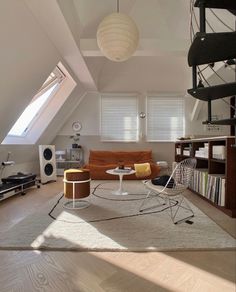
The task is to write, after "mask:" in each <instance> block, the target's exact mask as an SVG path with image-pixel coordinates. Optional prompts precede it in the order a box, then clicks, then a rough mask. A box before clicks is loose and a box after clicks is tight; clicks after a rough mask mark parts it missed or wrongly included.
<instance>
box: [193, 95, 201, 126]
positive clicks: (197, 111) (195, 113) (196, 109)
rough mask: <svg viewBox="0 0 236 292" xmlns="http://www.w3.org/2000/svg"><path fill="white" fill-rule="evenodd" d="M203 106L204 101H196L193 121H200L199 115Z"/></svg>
mask: <svg viewBox="0 0 236 292" xmlns="http://www.w3.org/2000/svg"><path fill="white" fill-rule="evenodd" d="M202 105H203V101H202V100H200V99H196V101H195V103H194V106H193V110H192V113H191V121H196V120H197V119H198V116H199V113H200V111H201V109H202Z"/></svg>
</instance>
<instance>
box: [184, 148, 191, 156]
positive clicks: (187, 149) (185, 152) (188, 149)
mask: <svg viewBox="0 0 236 292" xmlns="http://www.w3.org/2000/svg"><path fill="white" fill-rule="evenodd" d="M190 152H191V147H184V149H183V155H185V156H190Z"/></svg>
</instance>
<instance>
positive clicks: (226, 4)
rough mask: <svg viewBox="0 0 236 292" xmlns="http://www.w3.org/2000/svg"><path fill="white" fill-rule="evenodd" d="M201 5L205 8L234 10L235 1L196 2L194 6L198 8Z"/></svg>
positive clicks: (210, 0)
mask: <svg viewBox="0 0 236 292" xmlns="http://www.w3.org/2000/svg"><path fill="white" fill-rule="evenodd" d="M201 3H203V4H204V6H205V7H206V8H221V9H229V10H231V9H232V10H234V9H235V10H236V1H235V0H196V1H195V4H194V6H195V7H200V6H201Z"/></svg>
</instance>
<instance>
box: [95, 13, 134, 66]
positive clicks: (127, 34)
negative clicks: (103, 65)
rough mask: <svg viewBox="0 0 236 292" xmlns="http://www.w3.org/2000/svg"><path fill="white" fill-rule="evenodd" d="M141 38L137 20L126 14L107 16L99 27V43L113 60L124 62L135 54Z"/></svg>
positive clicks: (102, 49)
mask: <svg viewBox="0 0 236 292" xmlns="http://www.w3.org/2000/svg"><path fill="white" fill-rule="evenodd" d="M138 40H139V32H138V28H137V26H136V24H135V22H134V21H133V20H132V19H131V18H130V17H129V16H128V15H126V14H123V13H112V14H110V15H108V16H106V17H105V18H104V19H103V20H102V22H101V23H100V24H99V26H98V29H97V43H98V47H99V49H100V50H101V52H102V53H103V54H104V56H105V57H107V58H108V59H109V60H111V61H115V62H122V61H125V60H127V59H128V58H129V57H131V56H132V55H133V53H134V52H135V50H136V48H137V46H138Z"/></svg>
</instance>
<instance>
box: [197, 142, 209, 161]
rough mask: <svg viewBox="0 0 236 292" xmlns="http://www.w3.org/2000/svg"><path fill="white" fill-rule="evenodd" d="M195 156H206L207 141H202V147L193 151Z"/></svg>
mask: <svg viewBox="0 0 236 292" xmlns="http://www.w3.org/2000/svg"><path fill="white" fill-rule="evenodd" d="M195 157H200V158H208V143H204V147H200V148H199V149H198V150H196V151H195Z"/></svg>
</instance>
